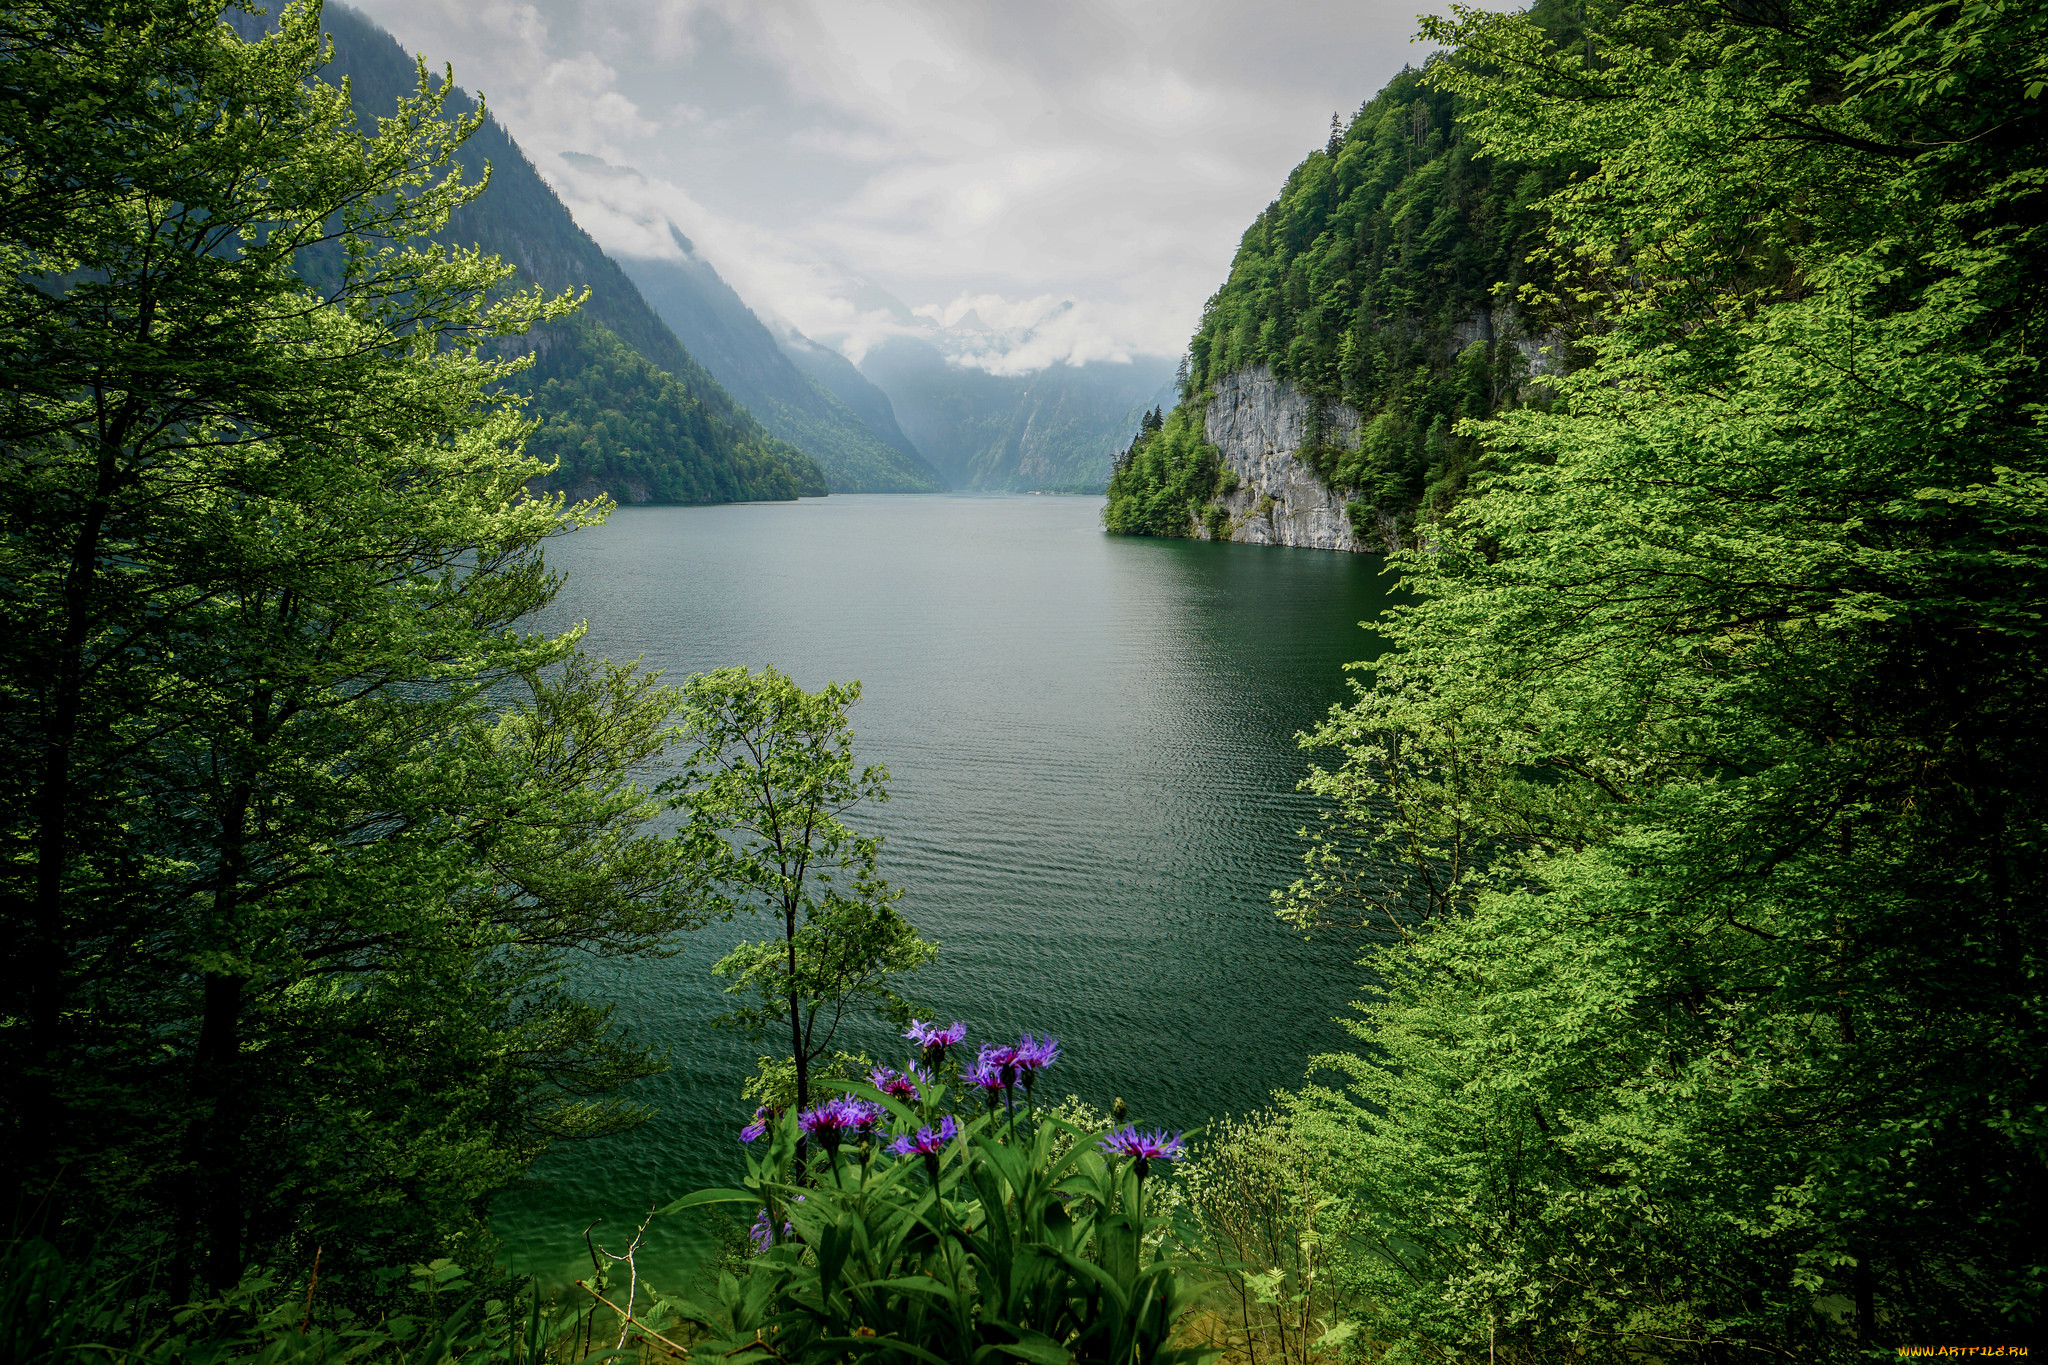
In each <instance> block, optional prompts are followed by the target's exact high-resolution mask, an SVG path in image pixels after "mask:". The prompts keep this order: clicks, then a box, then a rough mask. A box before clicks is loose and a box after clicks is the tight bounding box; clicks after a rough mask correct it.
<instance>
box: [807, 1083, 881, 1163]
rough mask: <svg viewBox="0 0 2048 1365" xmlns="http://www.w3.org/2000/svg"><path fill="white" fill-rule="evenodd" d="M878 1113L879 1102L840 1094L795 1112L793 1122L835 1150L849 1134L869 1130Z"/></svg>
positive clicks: (878, 1118)
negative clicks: (812, 1107)
mask: <svg viewBox="0 0 2048 1365" xmlns="http://www.w3.org/2000/svg"><path fill="white" fill-rule="evenodd" d="M882 1114H883V1109H882V1106H881V1105H879V1104H873V1103H871V1102H869V1101H867V1100H857V1099H854V1098H853V1097H852V1096H850V1095H841V1096H840V1097H839V1098H838V1099H836V1100H828V1101H826V1102H825V1103H824V1104H821V1105H819V1106H818V1107H817V1108H815V1109H812V1110H810V1111H809V1112H807V1113H805V1114H803V1115H801V1116H799V1117H798V1119H797V1126H798V1127H800V1128H802V1129H803V1130H804V1132H805V1133H806V1134H808V1135H809V1136H811V1137H815V1138H816V1139H818V1141H819V1142H821V1143H823V1144H824V1145H825V1150H826V1151H828V1152H837V1151H838V1150H839V1144H840V1143H841V1142H843V1141H845V1140H846V1138H847V1136H848V1135H849V1134H865V1133H870V1132H873V1131H874V1127H875V1125H876V1124H877V1123H879V1122H881V1120H882Z"/></svg>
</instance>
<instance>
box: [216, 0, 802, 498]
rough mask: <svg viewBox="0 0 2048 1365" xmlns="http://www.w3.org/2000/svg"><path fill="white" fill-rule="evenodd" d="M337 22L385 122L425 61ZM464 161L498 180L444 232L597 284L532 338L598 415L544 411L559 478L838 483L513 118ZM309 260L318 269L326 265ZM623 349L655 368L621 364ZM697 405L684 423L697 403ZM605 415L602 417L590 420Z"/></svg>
mask: <svg viewBox="0 0 2048 1365" xmlns="http://www.w3.org/2000/svg"><path fill="white" fill-rule="evenodd" d="M227 18H228V20H229V21H230V22H232V23H233V24H234V25H235V26H236V28H237V29H238V31H240V32H241V33H242V35H243V36H244V37H245V38H247V37H253V36H255V35H256V34H257V33H258V32H260V31H261V30H262V27H263V25H264V23H265V21H264V20H263V19H262V18H260V17H257V16H252V15H248V14H243V13H240V12H237V11H230V12H229V13H228V15H227ZM323 23H324V26H325V28H326V29H327V31H328V33H329V34H331V35H332V37H333V39H334V61H333V62H332V63H331V64H330V65H329V66H328V67H327V69H326V70H325V72H324V73H323V75H324V76H325V78H326V79H328V80H331V81H334V82H336V83H339V82H340V81H341V80H343V79H347V80H348V81H349V83H350V93H351V98H352V101H353V104H354V107H355V111H356V116H357V119H358V120H359V121H360V122H361V123H362V124H363V126H364V127H374V126H375V120H376V118H377V117H378V116H379V115H380V114H386V115H388V114H389V112H390V111H391V110H392V109H393V108H394V107H395V106H396V104H397V101H398V100H399V99H400V98H402V97H403V96H405V95H408V94H410V93H412V91H413V89H414V86H415V84H416V69H415V66H414V63H413V59H412V58H411V57H409V56H407V55H406V53H405V51H404V50H403V49H402V48H400V47H399V45H398V42H397V40H396V39H394V38H393V37H392V36H391V35H390V34H388V33H386V32H385V31H384V30H383V29H381V28H379V27H378V26H377V25H376V24H374V23H372V22H371V21H370V20H369V19H367V18H366V17H364V16H363V15H361V14H359V13H357V12H355V11H354V10H351V9H349V8H347V7H346V6H344V5H334V4H330V5H328V6H327V7H326V9H325V12H324V15H323ZM474 108H475V104H474V102H473V101H472V100H471V99H470V98H469V96H468V95H467V94H466V93H465V92H463V91H461V90H457V91H454V92H451V93H450V95H449V97H448V102H447V107H446V114H447V116H448V117H450V118H455V117H459V116H461V115H465V114H468V113H470V112H471V111H473V110H474ZM459 156H460V160H461V162H462V165H463V167H464V170H465V173H466V174H467V175H468V176H469V177H470V178H471V179H475V178H477V177H480V176H481V175H482V174H483V170H484V167H485V165H486V164H487V163H488V165H489V166H490V170H491V186H490V189H489V190H488V191H486V192H485V193H484V194H483V195H482V196H481V197H479V198H478V199H477V200H475V201H474V202H473V203H471V204H469V205H466V206H465V207H463V208H461V209H458V210H457V211H456V213H455V215H454V216H453V218H451V219H450V221H449V224H448V227H447V228H446V230H444V231H443V232H442V233H440V234H439V235H440V238H441V239H442V240H444V241H446V242H448V243H450V244H454V245H463V246H468V245H476V246H479V247H481V248H482V249H483V250H484V251H486V252H490V253H492V254H494V255H497V256H499V257H502V258H503V259H504V260H506V261H508V262H510V263H512V264H515V265H517V266H518V267H519V274H518V276H517V279H516V283H517V284H518V285H520V286H528V285H533V284H538V285H540V286H542V287H544V288H546V289H548V290H551V291H560V290H567V289H574V290H579V291H580V290H582V289H583V288H585V287H588V288H589V290H590V299H589V302H587V303H585V304H584V306H583V309H582V311H581V312H580V313H579V314H578V315H577V320H576V322H575V323H574V324H569V323H552V324H547V325H545V326H542V327H539V328H536V329H534V331H533V332H531V333H530V334H529V335H528V336H527V337H526V338H525V339H524V342H523V343H521V344H523V345H525V346H527V347H530V348H532V349H536V350H540V351H543V352H544V353H545V354H546V356H547V362H546V363H547V372H548V374H549V375H550V376H552V380H553V383H554V385H555V388H554V390H553V391H554V393H556V394H557V395H559V396H560V397H561V398H562V399H563V400H564V401H569V400H570V399H571V398H572V396H573V397H574V400H575V406H576V410H577V411H578V412H581V413H583V414H585V417H584V418H577V419H572V418H570V417H568V416H566V415H565V414H559V413H550V412H548V411H546V410H544V409H540V408H536V409H534V410H533V411H532V412H531V413H530V415H531V416H535V417H539V418H541V419H542V421H543V426H542V429H541V431H540V432H539V433H538V434H537V435H536V437H535V439H534V444H533V446H532V449H533V451H534V453H535V454H537V455H540V456H541V457H543V458H545V459H549V460H559V461H560V466H559V467H558V468H557V469H556V470H555V472H554V473H553V474H552V475H551V476H549V477H548V478H547V479H546V480H545V483H546V485H547V486H548V487H550V488H558V489H566V490H570V491H572V492H575V493H577V494H579V495H588V494H590V493H594V492H597V491H600V490H602V491H605V492H608V493H610V494H612V495H613V496H614V497H616V498H618V499H619V500H620V501H622V502H643V501H653V502H699V501H703V502H732V501H747V500H755V499H784V498H791V497H796V496H798V495H803V496H812V497H815V496H821V495H823V494H824V493H825V492H826V491H827V484H826V480H825V476H824V474H823V472H822V471H821V470H820V469H819V468H818V466H817V465H816V464H815V463H813V462H812V460H811V459H810V457H809V456H808V455H807V454H805V453H804V452H803V451H801V450H799V449H798V448H797V447H795V446H793V445H791V444H789V443H788V442H786V441H784V440H781V439H780V438H778V437H776V436H774V435H772V434H771V433H770V432H768V431H767V430H766V429H765V428H763V426H762V425H761V423H760V422H759V421H757V420H756V419H755V417H754V415H753V414H752V413H750V412H749V411H748V410H747V409H746V408H745V407H744V406H743V405H742V404H741V403H739V402H738V401H736V400H735V399H734V398H733V396H732V395H731V394H730V393H728V392H727V391H726V390H725V389H724V388H723V387H722V386H721V385H720V384H719V383H718V381H717V380H716V379H715V378H713V377H712V375H711V374H710V372H709V371H707V370H706V369H705V368H704V367H703V366H702V365H700V364H698V363H697V361H696V359H695V358H694V357H693V356H692V355H691V354H690V352H689V350H688V349H687V348H686V347H685V346H684V345H683V344H682V342H681V341H679V340H678V339H677V338H676V336H675V334H674V333H673V332H672V331H671V330H670V329H669V328H668V327H667V325H666V324H664V323H663V322H662V320H661V319H660V318H659V317H657V316H656V315H655V313H654V311H653V310H652V309H651V308H649V307H648V305H647V302H646V300H645V299H644V298H642V297H641V295H640V291H639V290H638V289H637V288H636V287H635V286H634V284H633V282H632V280H630V279H629V278H628V277H627V276H626V274H625V272H624V271H622V270H621V269H620V268H619V265H618V263H617V262H615V261H613V260H612V259H611V258H610V257H609V256H606V255H605V254H604V252H603V251H602V250H601V249H600V248H599V247H598V245H597V243H596V242H595V241H593V240H591V237H590V235H589V234H588V233H586V232H584V231H583V229H581V228H580V227H578V226H577V225H576V222H575V220H574V219H573V218H572V217H570V215H569V211H568V209H567V208H565V207H564V206H563V204H562V201H561V200H560V199H558V198H556V196H555V192H554V191H553V190H552V189H550V188H549V187H548V185H547V182H546V181H544V180H543V179H541V177H540V173H539V172H538V171H536V170H535V169H534V167H533V164H532V163H531V162H529V161H528V160H527V159H526V156H525V154H524V153H523V152H521V151H520V150H519V146H518V144H517V143H515V142H513V140H512V138H511V136H510V135H509V134H508V133H506V131H505V129H504V128H503V126H502V125H500V124H499V123H497V122H496V121H495V120H491V119H486V120H485V122H484V125H483V126H482V127H481V128H479V129H478V130H477V132H476V134H475V135H474V136H472V137H471V138H470V139H469V141H468V142H467V143H465V144H464V146H463V148H462V150H461V152H460V153H459ZM307 268H308V270H309V273H314V274H317V273H318V272H319V270H320V269H321V263H320V262H319V261H317V260H315V261H313V262H310V263H309V265H308V267H307ZM621 344H622V345H623V346H624V347H625V348H629V349H630V350H631V351H633V352H635V353H637V354H638V356H639V357H640V358H641V360H643V361H644V362H645V364H643V365H633V364H625V363H621V357H620V356H619V355H618V351H619V348H620V346H621ZM515 383H517V384H518V385H519V387H520V388H521V389H522V391H524V392H528V393H534V394H536V395H537V396H538V395H539V393H540V386H541V385H542V384H543V380H542V379H541V378H540V377H539V376H538V375H537V374H535V373H528V374H526V375H523V376H520V377H519V378H518V379H517V380H516V381H515ZM692 406H693V407H694V409H695V410H694V412H693V413H692V415H690V416H689V417H688V418H687V419H684V418H683V416H682V412H683V409H684V408H686V407H692ZM606 414H608V415H606ZM593 415H596V416H597V420H587V419H588V418H589V417H591V416H593ZM686 433H688V434H687V435H686ZM572 437H573V440H572V439H571V438H572ZM641 442H652V444H640V443H641ZM669 442H672V443H669ZM629 471H630V472H629Z"/></svg>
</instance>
